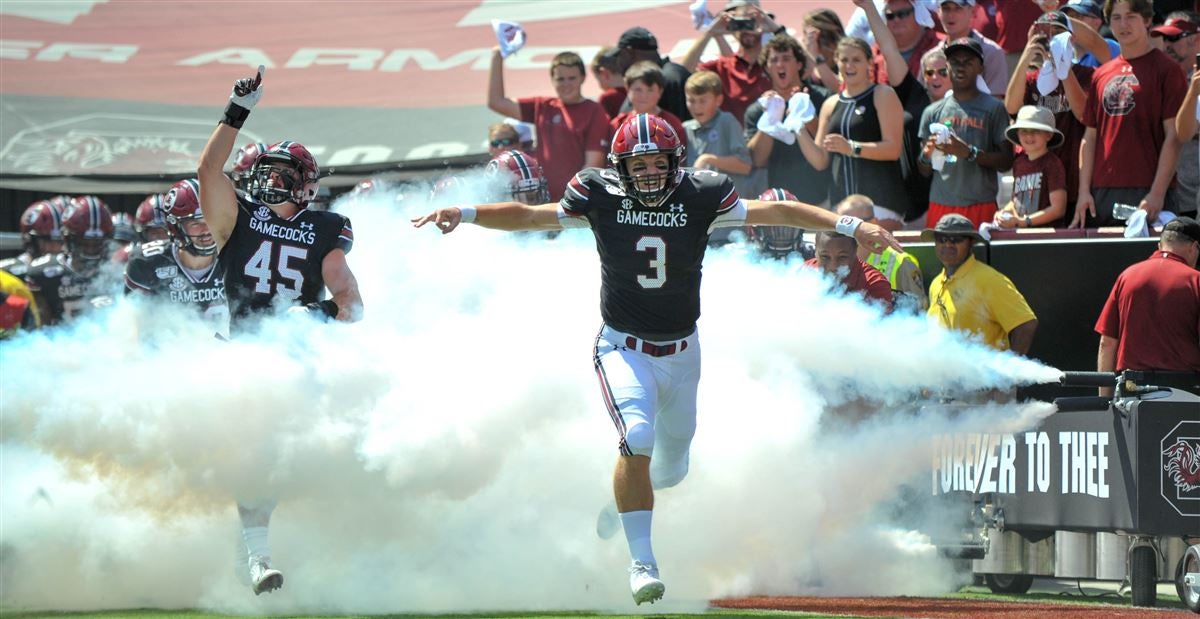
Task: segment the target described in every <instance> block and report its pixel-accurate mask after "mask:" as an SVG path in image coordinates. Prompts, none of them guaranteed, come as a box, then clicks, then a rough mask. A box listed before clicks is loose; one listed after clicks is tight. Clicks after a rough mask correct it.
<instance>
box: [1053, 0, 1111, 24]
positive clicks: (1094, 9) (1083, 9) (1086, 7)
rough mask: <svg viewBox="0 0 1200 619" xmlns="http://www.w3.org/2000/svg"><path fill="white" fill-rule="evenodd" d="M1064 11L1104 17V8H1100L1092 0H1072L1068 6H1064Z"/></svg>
mask: <svg viewBox="0 0 1200 619" xmlns="http://www.w3.org/2000/svg"><path fill="white" fill-rule="evenodd" d="M1061 10H1062V11H1074V12H1076V13H1086V14H1088V15H1091V16H1092V17H1098V18H1100V19H1104V10H1103V9H1101V8H1100V5H1099V4H1096V3H1095V2H1093V1H1092V0H1071V1H1070V2H1068V3H1067V6H1064V7H1062V9H1061Z"/></svg>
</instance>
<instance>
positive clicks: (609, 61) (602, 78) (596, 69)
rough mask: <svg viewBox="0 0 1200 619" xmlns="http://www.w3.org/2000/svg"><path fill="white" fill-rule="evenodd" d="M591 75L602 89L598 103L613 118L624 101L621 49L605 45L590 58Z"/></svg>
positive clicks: (619, 111) (619, 110) (618, 112)
mask: <svg viewBox="0 0 1200 619" xmlns="http://www.w3.org/2000/svg"><path fill="white" fill-rule="evenodd" d="M592 77H595V78H596V83H598V84H600V88H603V89H604V90H603V91H602V92H601V93H600V99H599V101H600V105H601V106H603V107H604V111H605V112H608V117H609V118H613V117H615V116H616V115H618V114H620V113H621V104H622V103H625V96H626V95H625V78H624V77H623V76H622V75H621V49H620V48H619V47H616V46H612V47H605V48H603V49H601V50H600V51H598V52H596V56H595V57H593V58H592Z"/></svg>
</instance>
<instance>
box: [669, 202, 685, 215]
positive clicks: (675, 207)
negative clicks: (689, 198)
mask: <svg viewBox="0 0 1200 619" xmlns="http://www.w3.org/2000/svg"><path fill="white" fill-rule="evenodd" d="M667 208H669V209H671V212H672V213H682V212H683V205H682V204H671V205H669V206H667Z"/></svg>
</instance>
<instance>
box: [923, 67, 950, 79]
mask: <svg viewBox="0 0 1200 619" xmlns="http://www.w3.org/2000/svg"><path fill="white" fill-rule="evenodd" d="M934 74H937V75H940V76H942V77H950V69H947V68H946V67H942V68H940V69H925V77H933V76H934Z"/></svg>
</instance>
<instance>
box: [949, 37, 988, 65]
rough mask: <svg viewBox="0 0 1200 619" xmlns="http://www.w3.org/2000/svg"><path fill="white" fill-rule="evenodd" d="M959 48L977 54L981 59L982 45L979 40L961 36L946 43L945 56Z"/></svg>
mask: <svg viewBox="0 0 1200 619" xmlns="http://www.w3.org/2000/svg"><path fill="white" fill-rule="evenodd" d="M960 49H965V50H967V51H969V52H971V53H972V54H975V55H976V56H978V57H979V59H980V60H983V46H982V45H980V44H979V41H976V40H975V39H972V38H971V37H961V38H958V39H954V40H953V41H949V42H947V43H946V49H945V51H946V55H947V56H949V55H950V54H951V52H954V51H955V50H960Z"/></svg>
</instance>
